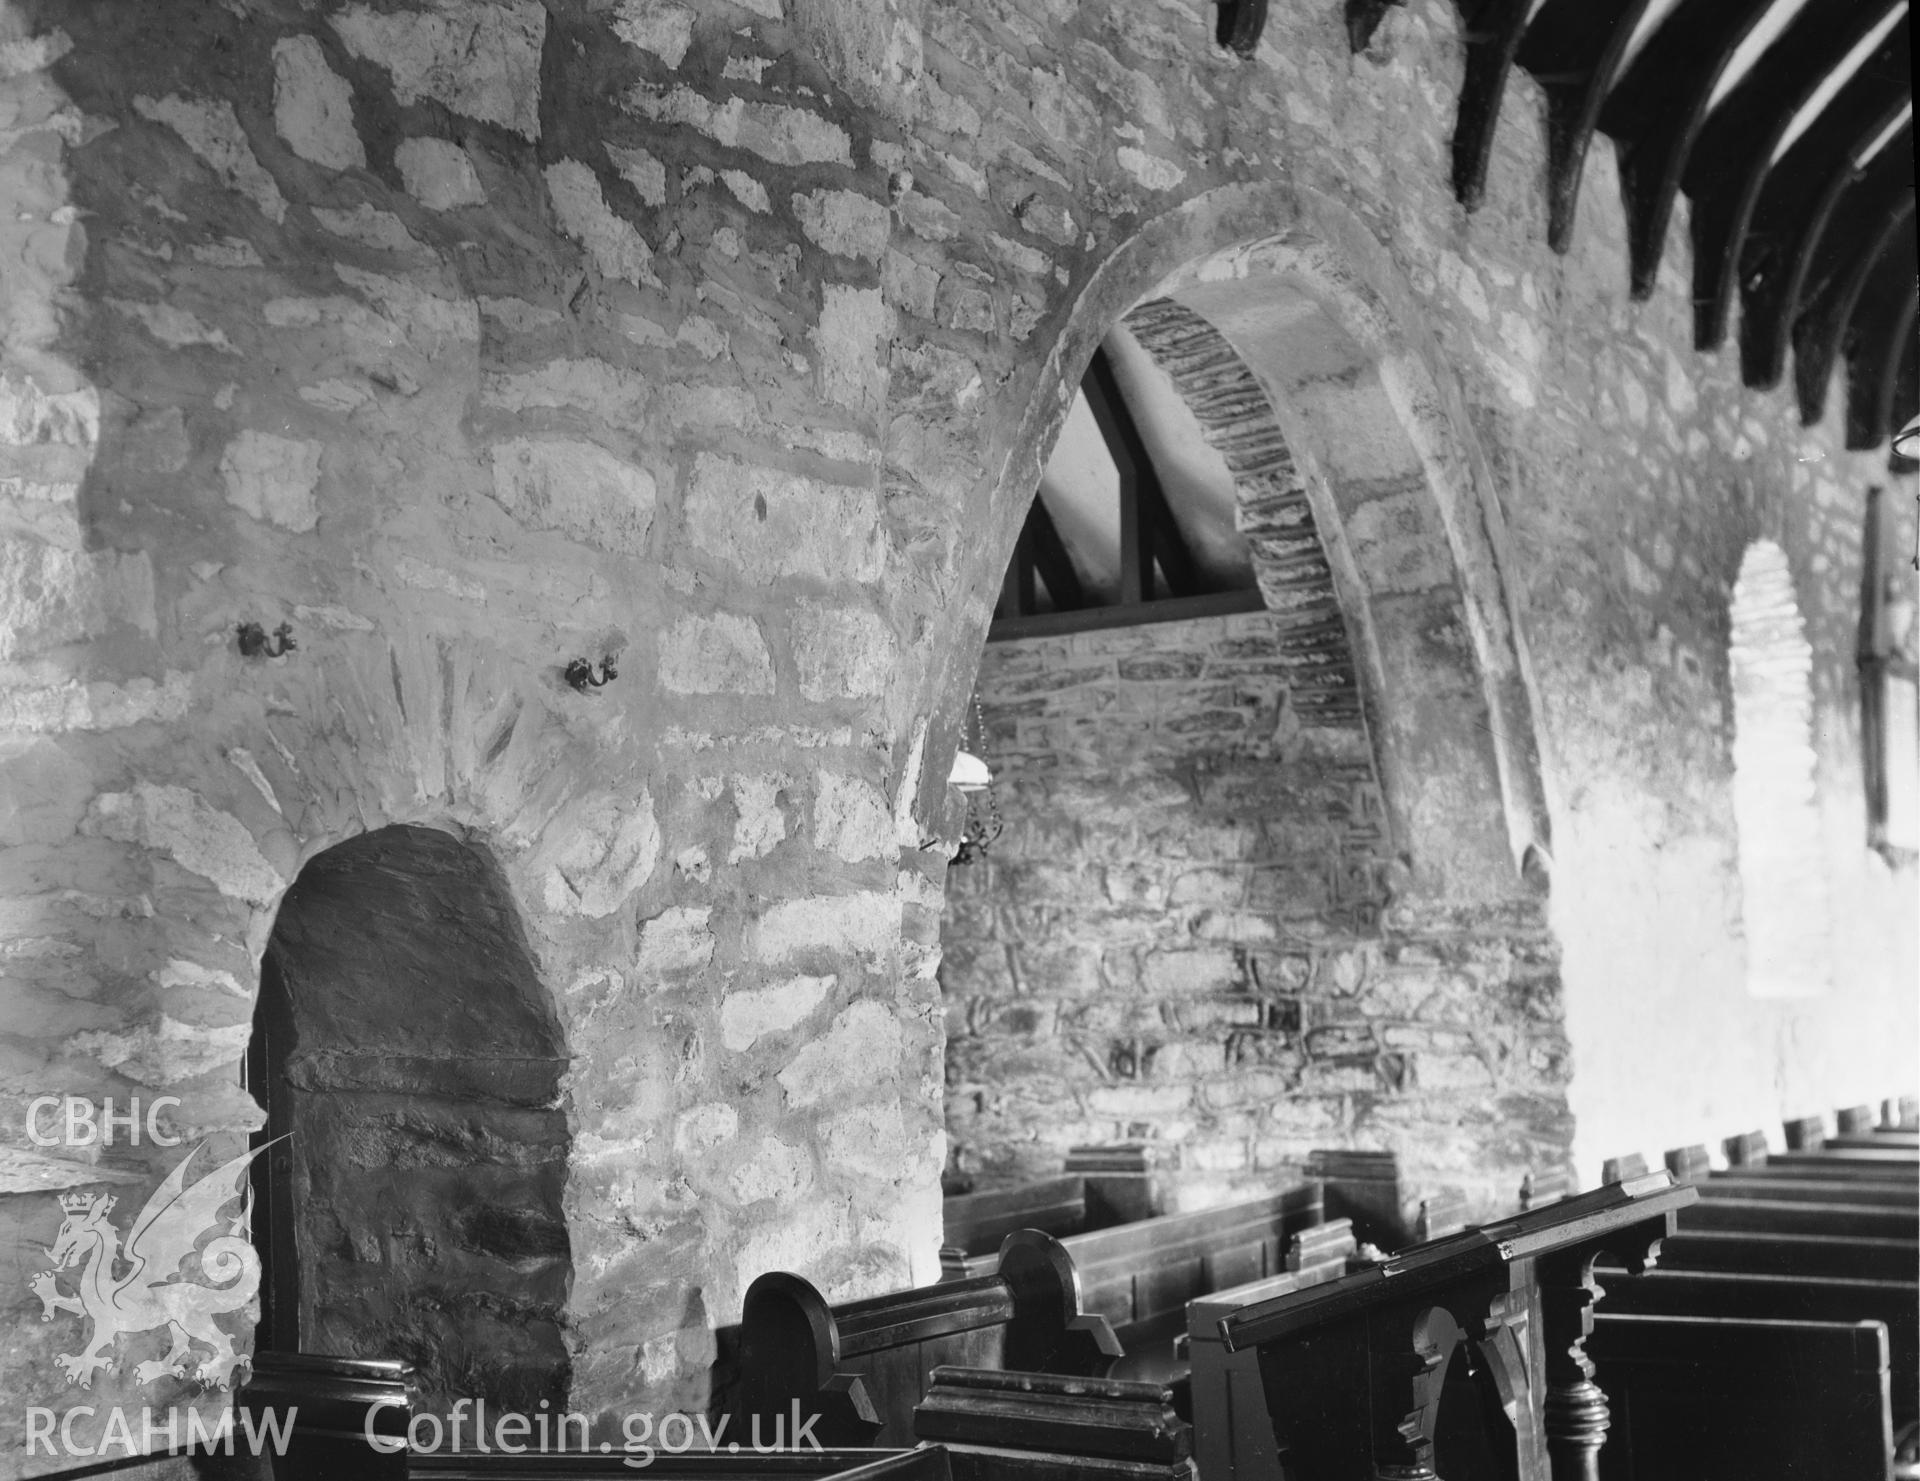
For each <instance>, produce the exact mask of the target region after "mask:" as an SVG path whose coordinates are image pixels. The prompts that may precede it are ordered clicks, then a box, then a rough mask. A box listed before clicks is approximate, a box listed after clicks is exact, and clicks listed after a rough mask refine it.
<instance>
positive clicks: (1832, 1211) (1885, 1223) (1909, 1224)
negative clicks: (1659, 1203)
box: [1681, 1194, 1920, 1239]
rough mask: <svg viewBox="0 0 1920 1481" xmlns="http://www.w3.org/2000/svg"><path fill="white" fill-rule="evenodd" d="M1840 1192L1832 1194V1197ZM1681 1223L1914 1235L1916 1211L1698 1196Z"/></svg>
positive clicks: (1918, 1220)
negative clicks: (1699, 1198)
mask: <svg viewBox="0 0 1920 1481" xmlns="http://www.w3.org/2000/svg"><path fill="white" fill-rule="evenodd" d="M1844 1196H1845V1195H1844V1194H1835V1195H1834V1197H1835V1198H1836V1199H1839V1198H1842V1197H1844ZM1681 1228H1683V1229H1689V1230H1691V1229H1746V1230H1751V1231H1753V1232H1754V1233H1765V1234H1853V1235H1860V1236H1864V1237H1866V1238H1869V1239H1872V1238H1880V1239H1913V1238H1914V1237H1915V1231H1916V1229H1920V1212H1917V1211H1915V1210H1912V1209H1904V1208H1888V1207H1886V1206H1884V1205H1881V1204H1873V1203H1841V1202H1837V1201H1836V1202H1831V1203H1815V1202H1812V1201H1809V1200H1798V1201H1795V1200H1782V1199H1770V1198H1707V1197H1703V1198H1702V1199H1701V1200H1700V1201H1699V1202H1698V1203H1696V1204H1695V1205H1694V1206H1693V1207H1692V1208H1690V1209H1688V1210H1687V1215H1686V1218H1685V1219H1684V1220H1683V1221H1682V1223H1681Z"/></svg>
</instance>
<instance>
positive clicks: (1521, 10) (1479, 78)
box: [1453, 0, 1531, 211]
mask: <svg viewBox="0 0 1920 1481" xmlns="http://www.w3.org/2000/svg"><path fill="white" fill-rule="evenodd" d="M1530 5H1531V0H1480V3H1479V4H1478V5H1477V6H1476V7H1475V8H1474V10H1473V13H1472V14H1471V15H1469V16H1467V17H1466V33H1467V36H1466V39H1467V75H1466V79H1465V80H1464V81H1463V82H1462V83H1461V84H1460V110H1459V113H1458V115H1457V117H1456V118H1455V120H1454V126H1453V193H1454V196H1455V197H1456V198H1457V199H1458V200H1459V202H1460V204H1461V205H1463V206H1465V207H1466V208H1467V209H1468V210H1469V211H1477V210H1478V209H1479V208H1480V202H1481V200H1482V199H1483V198H1484V197H1485V196H1486V193H1487V161H1488V160H1489V159H1490V158H1491V157H1492V155H1493V133H1494V128H1495V127H1496V125H1498V123H1499V121H1500V103H1501V100H1502V99H1503V98H1505V96H1506V92H1507V74H1508V73H1510V72H1511V71H1512V70H1513V59H1514V54H1515V53H1516V52H1518V51H1519V50H1520V38H1521V36H1522V35H1523V34H1524V33H1525V31H1526V29H1527V11H1528V8H1529V7H1530Z"/></svg>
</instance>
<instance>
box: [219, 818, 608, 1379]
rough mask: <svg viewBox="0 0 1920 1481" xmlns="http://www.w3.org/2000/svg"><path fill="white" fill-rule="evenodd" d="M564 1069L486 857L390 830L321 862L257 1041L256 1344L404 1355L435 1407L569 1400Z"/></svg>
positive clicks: (274, 977) (279, 930)
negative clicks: (264, 1146) (259, 1265)
mask: <svg viewBox="0 0 1920 1481" xmlns="http://www.w3.org/2000/svg"><path fill="white" fill-rule="evenodd" d="M566 1067H567V1056H566V1049H565V1044H564V1040H563V1037H562V1034H561V1031H560V1026H559V1023H558V1020H557V1019H556V1017H555V1014H554V1011H553V1007H552V1004H551V1003H550V1001H549V1000H548V996H547V992H546V989H545V988H544V986H543V985H542V984H541V982H540V979H539V977H538V976H537V975H536V973H535V970H534V967H533V963H532V960H531V957H530V955H529V952H528V949H527V945H526V942H525V940H524V938H523V935H522V930H521V925H520V922H519V919H518V916H517V913H516V911H515V908H514V905H513V901H512V899H511V897H510V895H509V893H508V890H507V888H506V884H505V881H504V879H503V877H502V875H501V873H500V871H499V869H498V867H497V866H496V865H495V863H494V862H493V860H492V859H491V858H490V857H489V856H488V855H487V853H485V852H484V851H483V850H482V849H481V848H479V847H477V846H476V845H474V844H472V843H470V842H468V841H466V840H464V839H462V838H457V837H455V836H453V835H452V834H449V833H445V832H441V831H439V830H437V829H433V828H427V827H420V826H414V825H406V824H397V825H393V826H389V827H385V828H381V829H378V830H377V831H374V832H371V833H366V834H362V835H360V836H359V837H356V838H352V839H349V840H348V841H346V842H344V843H341V844H337V845H335V846H334V847H332V848H330V849H328V850H326V851H325V852H324V853H321V854H319V855H318V856H316V857H315V858H313V859H312V860H311V861H310V862H309V863H308V864H307V865H306V867H305V868H304V869H303V870H302V871H301V872H300V876H299V878H298V879H297V880H296V881H295V883H294V885H293V887H292V888H291V889H290V890H289V891H288V892H287V894H286V896H285V897H284V899H283V900H282V902H281V904H280V909H279V913H278V916H277V918H276V919H275V922H274V927H273V933H272V935H271V937H270V938H269V941H268V944H267V949H266V953H265V957H264V959H263V961H262V963H261V984H260V999H259V1004H258V1006H257V1008H256V1011H255V1019H254V1032H253V1040H252V1044H251V1046H250V1049H249V1054H248V1079H249V1088H250V1090H251V1091H252V1092H253V1094H254V1096H255V1098H256V1099H258V1100H259V1101H261V1102H262V1104H263V1105H264V1106H265V1108H266V1111H267V1124H266V1126H265V1127H264V1128H263V1129H262V1130H261V1132H260V1133H258V1135H257V1136H256V1138H255V1142H256V1145H259V1144H260V1143H263V1142H270V1143H271V1144H272V1145H271V1146H270V1147H269V1149H268V1151H267V1152H266V1153H265V1155H264V1156H262V1157H260V1158H258V1159H256V1161H255V1163H254V1168H255V1173H254V1179H255V1182H254V1193H255V1200H256V1210H257V1211H256V1213H255V1242H256V1244H258V1245H260V1246H261V1247H262V1248H263V1250H264V1253H265V1255H266V1260H265V1265H266V1272H265V1277H264V1279H263V1282H262V1321H261V1329H260V1334H259V1335H260V1346H261V1348H262V1349H263V1350H279V1351H300V1352H320V1353H334V1354H339V1355H343V1356H349V1357H401V1358H405V1359H408V1360H409V1361H411V1362H413V1363H414V1364H415V1365H416V1366H417V1368H418V1370H419V1372H420V1376H421V1384H422V1389H423V1392H424V1395H425V1398H426V1402H427V1403H428V1405H429V1406H436V1405H438V1406H444V1405H445V1404H446V1403H449V1402H451V1401H453V1400H454V1399H457V1398H462V1397H466V1398H474V1397H485V1398H487V1399H489V1400H490V1401H493V1402H496V1403H498V1404H502V1405H506V1406H508V1407H510V1408H514V1409H518V1410H521V1411H531V1410H532V1409H533V1408H534V1407H535V1406H536V1405H537V1404H538V1403H539V1402H540V1401H541V1400H542V1399H545V1400H548V1401H549V1402H552V1403H559V1402H560V1401H561V1400H562V1399H564V1398H565V1396H566V1386H567V1381H568V1379H567V1374H568V1360H567V1353H566V1347H565V1344H564V1342H563V1340H562V1336H561V1313H562V1310H563V1308H564V1305H565V1302H566V1298H567V1293H568V1290H569V1287H570V1285H571V1283H572V1258H571V1251H570V1244H569V1239H568V1234H567V1227H566V1221H565V1216H564V1212H563V1208H562V1195H563V1190H564V1184H565V1178H566V1169H567V1158H568V1152H569V1146H570V1138H569V1133H568V1129H567V1121H566V1115H565V1111H564V1108H563V1106H562V1088H561V1086H562V1077H563V1075H564V1073H565V1070H566Z"/></svg>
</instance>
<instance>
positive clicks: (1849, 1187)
mask: <svg viewBox="0 0 1920 1481" xmlns="http://www.w3.org/2000/svg"><path fill="white" fill-rule="evenodd" d="M1694 1186H1695V1187H1697V1188H1698V1189H1699V1190H1700V1197H1701V1199H1702V1200H1703V1201H1705V1200H1710V1199H1715V1198H1757V1199H1760V1200H1762V1201H1763V1202H1778V1203H1832V1202H1833V1201H1834V1200H1835V1199H1836V1198H1838V1199H1843V1200H1844V1201H1846V1202H1847V1203H1851V1204H1861V1205H1868V1206H1871V1207H1875V1208H1893V1209H1907V1208H1912V1207H1915V1206H1916V1204H1920V1199H1916V1198H1915V1196H1914V1192H1915V1190H1914V1189H1912V1188H1910V1187H1907V1186H1906V1185H1904V1184H1901V1183H1880V1182H1873V1183H1865V1182H1848V1183H1847V1184H1846V1185H1845V1186H1844V1187H1843V1188H1836V1187H1835V1185H1834V1183H1833V1181H1832V1180H1831V1179H1827V1178H1791V1177H1758V1176H1750V1175H1749V1174H1748V1173H1747V1172H1746V1171H1745V1170H1743V1169H1740V1168H1734V1169H1733V1170H1731V1171H1729V1172H1716V1173H1714V1174H1713V1175H1712V1176H1710V1177H1709V1178H1707V1179H1706V1180H1705V1181H1703V1182H1700V1183H1696V1184H1695V1185H1694Z"/></svg>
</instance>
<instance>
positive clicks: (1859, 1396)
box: [1587, 1312, 1893, 1481]
mask: <svg viewBox="0 0 1920 1481" xmlns="http://www.w3.org/2000/svg"><path fill="white" fill-rule="evenodd" d="M1886 1338H1887V1334H1886V1329H1885V1328H1884V1327H1882V1326H1881V1325H1880V1324H1879V1323H1878V1322H1857V1323H1851V1324H1841V1323H1821V1322H1787V1321H1743V1320H1735V1319H1729V1318H1722V1317H1703V1316H1702V1317H1696V1316H1647V1315H1631V1316H1627V1315H1615V1314H1612V1313H1609V1312H1602V1313H1600V1314H1599V1315H1598V1316H1596V1317H1595V1319H1594V1324H1593V1335H1592V1337H1591V1338H1589V1339H1588V1341H1587V1352H1588V1355H1589V1356H1590V1357H1591V1358H1592V1359H1593V1361H1594V1363H1595V1364H1596V1365H1597V1366H1598V1367H1599V1369H1600V1371H1601V1372H1602V1373H1604V1374H1605V1377H1606V1389H1607V1399H1608V1406H1609V1408H1610V1410H1611V1416H1612V1434H1611V1439H1610V1442H1609V1444H1608V1445H1607V1446H1606V1448H1605V1449H1604V1450H1603V1451H1602V1452H1601V1453H1600V1476H1601V1477H1602V1478H1603V1481H1756V1478H1761V1477H1794V1476H1805V1477H1809V1478H1813V1477H1818V1478H1819V1481H1886V1476H1887V1462H1888V1457H1889V1455H1890V1454H1891V1453H1892V1448H1893V1427H1892V1424H1891V1422H1890V1418H1889V1413H1888V1407H1887V1398H1888V1394H1887V1381H1888V1376H1887V1344H1886Z"/></svg>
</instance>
